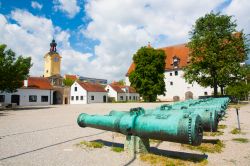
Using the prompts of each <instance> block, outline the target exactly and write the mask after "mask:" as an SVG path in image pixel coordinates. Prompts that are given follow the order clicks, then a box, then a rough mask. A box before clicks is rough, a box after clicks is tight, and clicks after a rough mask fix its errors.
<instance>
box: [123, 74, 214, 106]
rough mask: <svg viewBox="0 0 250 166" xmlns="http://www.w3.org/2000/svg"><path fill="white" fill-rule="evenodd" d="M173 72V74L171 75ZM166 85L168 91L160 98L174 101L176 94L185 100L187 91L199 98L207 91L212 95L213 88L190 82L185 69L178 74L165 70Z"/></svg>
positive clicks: (128, 83)
mask: <svg viewBox="0 0 250 166" xmlns="http://www.w3.org/2000/svg"><path fill="white" fill-rule="evenodd" d="M170 73H172V76H170ZM164 75H165V78H164V81H165V87H166V92H165V96H164V95H159V96H158V99H160V100H162V101H173V97H174V96H179V97H180V100H185V93H186V92H188V91H191V92H192V93H193V98H194V99H195V98H198V97H199V96H204V95H205V94H204V93H205V92H207V95H212V92H213V89H212V88H210V87H208V88H204V87H202V86H200V85H199V84H197V83H193V84H189V83H187V82H186V81H185V79H184V77H183V76H184V72H183V70H178V75H177V76H176V75H175V72H174V70H171V71H165V73H164ZM125 82H126V85H128V86H129V85H130V82H129V80H128V77H126V78H125ZM170 82H173V85H170Z"/></svg>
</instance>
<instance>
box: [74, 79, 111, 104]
mask: <svg viewBox="0 0 250 166" xmlns="http://www.w3.org/2000/svg"><path fill="white" fill-rule="evenodd" d="M75 87H77V91H75ZM70 94H71V96H70V104H90V103H103V96H106V102H107V101H108V95H107V92H87V91H86V90H85V89H83V87H82V86H81V85H80V84H78V83H77V82H75V83H74V84H73V85H71V87H70ZM72 96H74V100H72ZM76 96H78V100H76ZM81 96H83V100H81ZM91 96H94V100H92V98H91Z"/></svg>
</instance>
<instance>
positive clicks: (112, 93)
mask: <svg viewBox="0 0 250 166" xmlns="http://www.w3.org/2000/svg"><path fill="white" fill-rule="evenodd" d="M105 90H106V91H107V92H108V97H113V98H114V99H115V101H117V92H116V91H115V90H114V89H113V88H112V87H111V86H110V85H107V86H106V87H105ZM118 98H119V97H118Z"/></svg>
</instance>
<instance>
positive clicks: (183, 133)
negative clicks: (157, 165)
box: [77, 112, 203, 145]
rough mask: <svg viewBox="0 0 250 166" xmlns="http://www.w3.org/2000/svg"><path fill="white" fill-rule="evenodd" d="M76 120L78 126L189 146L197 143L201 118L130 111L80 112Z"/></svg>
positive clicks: (198, 142)
mask: <svg viewBox="0 0 250 166" xmlns="http://www.w3.org/2000/svg"><path fill="white" fill-rule="evenodd" d="M77 122H78V125H79V126H80V127H93V128H97V129H102V130H108V131H113V132H119V133H122V134H125V135H134V136H139V137H141V138H150V139H157V140H163V141H171V142H178V143H184V144H191V145H200V144H201V140H202V137H203V134H202V132H203V129H202V122H201V118H200V116H199V115H195V114H192V115H188V114H180V113H171V114H164V115H150V114H137V113H134V112H130V113H129V114H128V113H124V115H121V114H119V115H118V114H116V115H105V116H101V115H88V114H80V115H79V117H78V119H77Z"/></svg>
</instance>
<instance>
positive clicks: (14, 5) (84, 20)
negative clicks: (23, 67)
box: [0, 0, 98, 53]
mask: <svg viewBox="0 0 250 166" xmlns="http://www.w3.org/2000/svg"><path fill="white" fill-rule="evenodd" d="M0 2H1V9H0V12H1V13H3V14H4V15H6V16H8V15H9V14H10V12H11V11H12V10H15V9H22V10H27V11H29V12H30V13H32V14H34V15H37V16H44V17H46V18H48V19H51V20H52V21H53V24H54V25H55V26H58V27H60V28H62V29H64V30H69V31H70V33H71V34H72V36H71V37H70V38H69V41H70V43H71V44H72V46H73V47H74V48H75V49H76V50H78V51H82V52H92V53H93V46H94V45H96V44H98V41H96V40H91V39H90V38H86V37H84V36H83V35H80V36H79V35H77V34H76V33H77V30H78V28H79V27H81V28H86V26H87V25H88V23H89V22H90V21H91V18H89V17H88V16H86V13H85V10H84V4H85V2H84V0H81V1H77V5H78V6H82V9H81V10H80V11H79V12H78V13H76V14H75V16H74V17H72V18H69V17H68V16H67V14H65V13H64V12H63V11H60V10H59V11H55V3H53V1H52V0H37V1H30V0H17V1H16V0H5V1H0ZM32 2H37V3H39V4H40V5H42V8H41V9H38V8H34V7H32V5H31V4H32ZM10 21H11V22H12V23H16V22H15V21H14V20H11V19H10ZM77 43H78V44H77ZM86 46H88V47H86Z"/></svg>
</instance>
